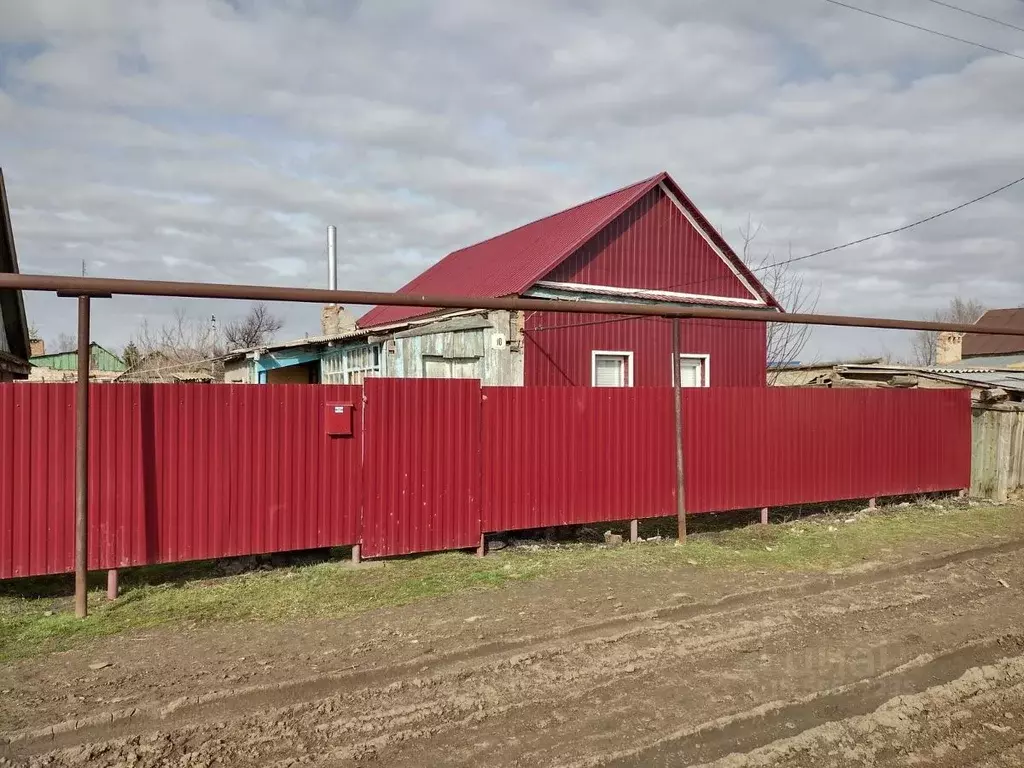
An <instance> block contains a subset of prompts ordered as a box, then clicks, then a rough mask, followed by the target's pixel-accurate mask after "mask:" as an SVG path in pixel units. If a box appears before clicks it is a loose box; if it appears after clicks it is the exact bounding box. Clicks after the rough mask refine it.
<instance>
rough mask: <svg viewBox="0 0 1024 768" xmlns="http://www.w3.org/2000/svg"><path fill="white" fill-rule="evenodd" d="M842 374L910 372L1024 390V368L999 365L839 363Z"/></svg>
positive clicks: (971, 384) (976, 385)
mask: <svg viewBox="0 0 1024 768" xmlns="http://www.w3.org/2000/svg"><path fill="white" fill-rule="evenodd" d="M836 370H837V371H838V372H840V373H844V372H848V373H880V374H893V375H900V374H909V375H916V376H926V377H928V378H931V379H936V380H939V381H949V382H952V383H955V384H961V385H963V386H967V387H974V388H976V389H992V388H994V387H999V388H1000V389H1005V390H1007V391H1010V392H1024V371H1015V370H1012V369H1007V368H1003V369H999V368H945V367H940V366H927V367H913V366H904V365H837V366H836Z"/></svg>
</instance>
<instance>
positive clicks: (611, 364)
mask: <svg viewBox="0 0 1024 768" xmlns="http://www.w3.org/2000/svg"><path fill="white" fill-rule="evenodd" d="M590 383H591V384H592V385H593V386H595V387H631V386H633V353H632V352H596V351H595V352H594V353H593V369H592V372H591V381H590Z"/></svg>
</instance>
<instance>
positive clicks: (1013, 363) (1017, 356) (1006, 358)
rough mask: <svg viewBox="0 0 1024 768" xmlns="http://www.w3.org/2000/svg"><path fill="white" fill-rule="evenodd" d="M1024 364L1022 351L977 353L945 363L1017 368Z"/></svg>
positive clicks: (968, 366) (977, 366) (952, 366)
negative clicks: (994, 353)
mask: <svg viewBox="0 0 1024 768" xmlns="http://www.w3.org/2000/svg"><path fill="white" fill-rule="evenodd" d="M1022 366H1024V352H1018V353H1012V352H1011V353H1010V354H1007V355H979V356H978V357H969V358H967V359H966V360H958V361H957V362H955V363H946V367H948V368H953V369H957V368H1019V367H1022Z"/></svg>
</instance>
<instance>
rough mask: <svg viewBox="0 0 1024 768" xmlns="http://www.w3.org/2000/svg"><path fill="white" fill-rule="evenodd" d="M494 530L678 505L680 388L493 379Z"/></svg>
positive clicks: (488, 501) (490, 475) (489, 449)
mask: <svg viewBox="0 0 1024 768" xmlns="http://www.w3.org/2000/svg"><path fill="white" fill-rule="evenodd" d="M483 414H484V421H483V434H484V440H483V517H484V530H486V531H511V530H517V529H522V528H541V527H544V526H551V525H567V524H576V523H590V522H601V521H608V520H624V519H628V518H631V517H633V516H634V515H638V516H642V517H654V516H659V515H672V514H675V448H674V446H675V442H674V440H673V415H672V414H673V409H672V390H671V389H666V388H658V389H654V388H650V389H611V388H608V389H589V388H582V387H572V388H570V387H533V388H525V389H524V388H514V387H508V388H506V387H487V388H485V389H484V403H483Z"/></svg>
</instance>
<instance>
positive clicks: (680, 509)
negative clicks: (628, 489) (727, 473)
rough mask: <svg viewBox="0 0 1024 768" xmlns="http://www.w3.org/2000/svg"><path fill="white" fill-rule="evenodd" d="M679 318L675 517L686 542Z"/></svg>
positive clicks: (675, 328) (675, 339)
mask: <svg viewBox="0 0 1024 768" xmlns="http://www.w3.org/2000/svg"><path fill="white" fill-rule="evenodd" d="M679 379H680V376H679V318H675V319H674V320H673V321H672V404H673V407H674V409H675V433H676V434H675V438H676V518H677V520H678V528H679V530H678V534H677V535H678V537H679V543H680V544H683V543H685V542H686V499H685V497H684V496H683V494H684V492H685V490H686V485H685V483H684V482H683V399H682V398H683V396H682V392H681V390H680V384H681V382H680V381H679Z"/></svg>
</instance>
